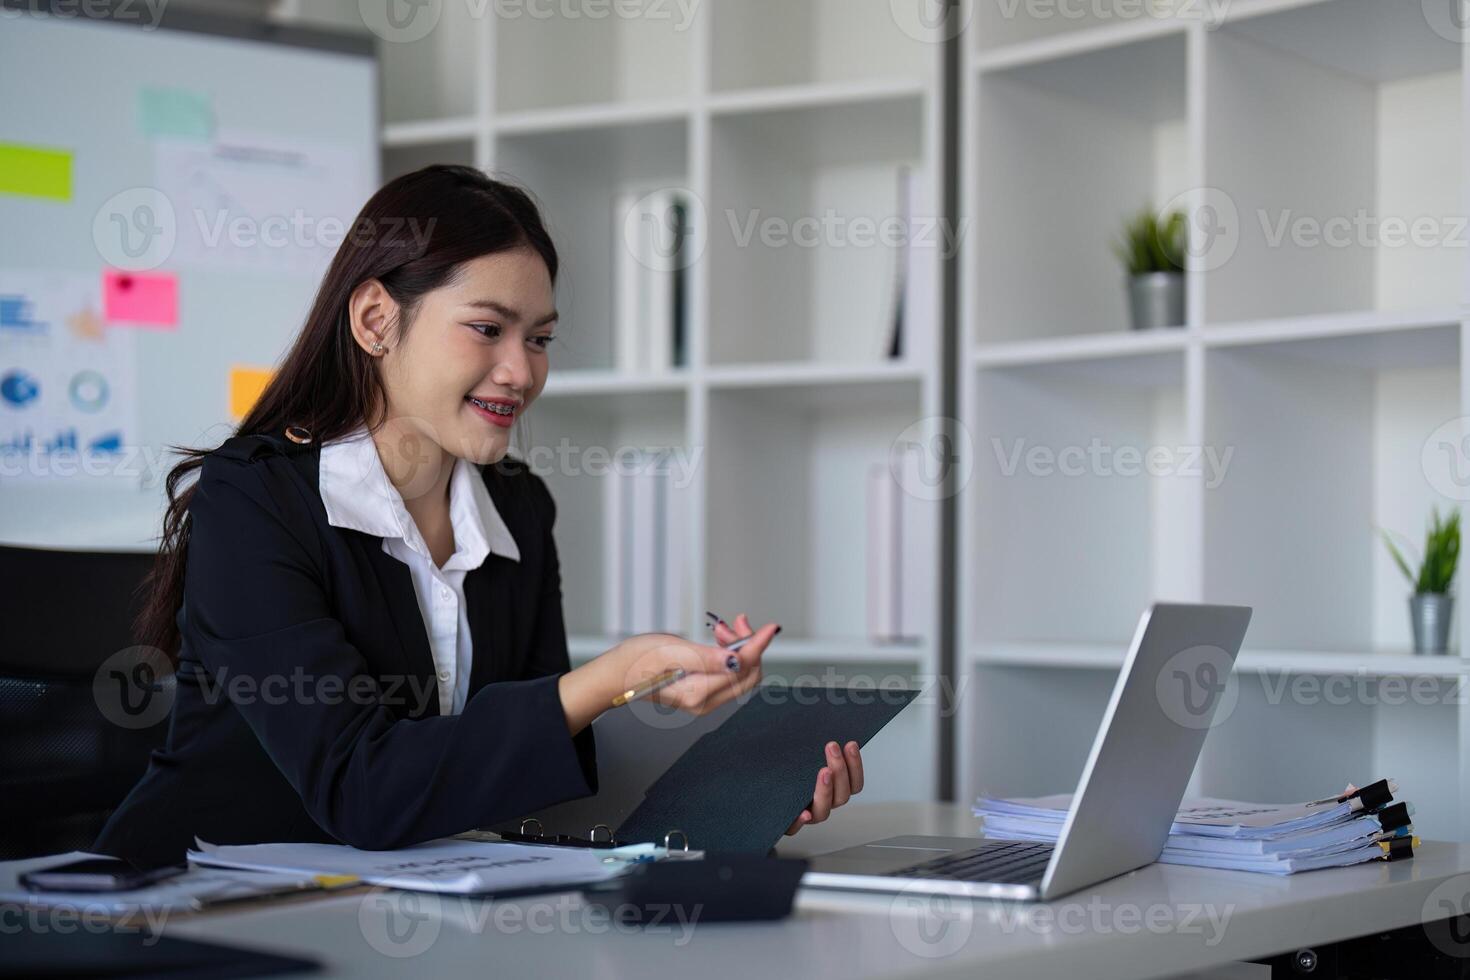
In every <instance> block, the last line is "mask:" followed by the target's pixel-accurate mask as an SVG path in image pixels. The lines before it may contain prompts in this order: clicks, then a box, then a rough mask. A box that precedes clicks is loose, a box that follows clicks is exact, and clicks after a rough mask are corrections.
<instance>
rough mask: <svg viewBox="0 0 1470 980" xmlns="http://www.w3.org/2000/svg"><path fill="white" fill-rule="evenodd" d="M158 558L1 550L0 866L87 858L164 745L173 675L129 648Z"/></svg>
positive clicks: (154, 657)
mask: <svg viewBox="0 0 1470 980" xmlns="http://www.w3.org/2000/svg"><path fill="white" fill-rule="evenodd" d="M152 560H153V556H152V555H151V554H143V553H87V552H74V551H45V550H38V549H32V548H17V547H6V546H0V800H3V801H4V806H3V807H0V860H6V859H12V858H21V857H32V856H35V855H40V854H53V853H57V852H61V851H70V850H86V849H87V848H88V847H89V846H90V845H91V843H92V841H93V839H95V838H96V836H97V833H98V832H99V831H100V830H101V829H102V825H103V823H105V822H106V820H107V818H108V816H109V815H110V814H111V813H112V811H113V810H114V809H116V807H117V805H118V804H119V803H120V802H122V799H123V797H124V796H126V795H127V792H128V790H129V789H131V788H132V786H133V784H134V783H136V782H137V781H138V778H139V777H140V776H141V775H142V774H143V770H144V769H145V768H146V766H147V764H148V753H149V752H150V751H151V750H152V749H153V748H154V747H155V746H157V745H159V744H161V743H162V741H163V737H164V734H165V733H166V731H167V707H168V705H169V704H171V703H172V694H173V688H172V685H173V677H172V675H171V673H169V672H168V669H167V665H166V664H164V663H163V662H162V660H163V658H162V655H161V654H158V653H156V652H144V651H142V650H139V649H138V648H135V647H133V640H132V621H133V616H134V614H135V612H136V611H137V604H136V602H135V599H134V591H135V590H136V589H137V587H138V585H139V583H140V582H142V580H143V578H144V576H145V575H146V574H147V572H148V568H149V565H150V563H151V562H152Z"/></svg>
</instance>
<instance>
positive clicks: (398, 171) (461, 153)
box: [382, 140, 475, 183]
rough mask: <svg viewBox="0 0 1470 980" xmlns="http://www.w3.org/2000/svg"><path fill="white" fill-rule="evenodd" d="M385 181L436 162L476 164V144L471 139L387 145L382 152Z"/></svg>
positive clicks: (467, 165) (470, 165) (469, 165)
mask: <svg viewBox="0 0 1470 980" xmlns="http://www.w3.org/2000/svg"><path fill="white" fill-rule="evenodd" d="M382 161H383V181H384V182H385V183H386V182H387V181H390V180H392V179H393V178H395V177H402V176H403V175H404V174H407V173H412V172H413V171H415V170H418V169H420V168H421V167H427V166H429V165H430V164H434V163H457V164H461V165H463V166H466V167H472V166H474V165H475V144H474V143H473V142H472V141H470V140H452V141H449V142H440V143H424V144H420V143H416V144H412V145H408V146H385V147H383V152H382Z"/></svg>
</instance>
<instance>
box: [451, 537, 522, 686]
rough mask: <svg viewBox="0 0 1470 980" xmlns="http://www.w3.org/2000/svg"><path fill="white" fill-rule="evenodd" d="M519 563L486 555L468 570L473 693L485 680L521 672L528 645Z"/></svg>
mask: <svg viewBox="0 0 1470 980" xmlns="http://www.w3.org/2000/svg"><path fill="white" fill-rule="evenodd" d="M518 568H519V566H518V565H517V564H516V563H515V562H514V561H511V560H510V559H509V558H504V557H501V556H500V555H495V554H491V555H486V556H485V561H484V562H483V563H482V564H481V565H480V567H479V568H476V569H472V570H471V571H469V572H466V573H465V577H464V598H465V605H466V614H467V616H468V618H469V623H470V638H471V644H472V646H473V649H474V657H473V660H472V662H471V664H470V694H471V695H473V694H474V692H476V691H478V690H479V689H480V688H481V687H483V686H484V685H486V684H492V683H494V682H495V681H498V680H508V679H511V678H515V677H519V676H520V667H521V663H520V661H521V659H522V651H524V650H525V649H526V642H527V637H525V636H523V635H522V633H523V632H524V629H525V617H524V616H522V615H520V613H519V609H518V607H519V605H520V603H519V602H518V601H517V598H518V594H519V593H518V587H519V580H518V575H517V569H518Z"/></svg>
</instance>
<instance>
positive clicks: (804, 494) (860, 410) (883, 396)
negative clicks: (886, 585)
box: [705, 381, 939, 643]
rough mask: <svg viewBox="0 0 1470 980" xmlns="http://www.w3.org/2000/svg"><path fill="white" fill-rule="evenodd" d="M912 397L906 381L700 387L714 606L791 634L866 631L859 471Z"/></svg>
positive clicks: (863, 488)
mask: <svg viewBox="0 0 1470 980" xmlns="http://www.w3.org/2000/svg"><path fill="white" fill-rule="evenodd" d="M920 394H921V390H920V385H919V384H918V383H917V382H915V381H892V382H884V383H854V384H849V385H829V386H822V387H819V388H807V387H802V386H789V387H769V386H759V387H753V388H745V389H715V390H711V391H710V393H709V420H710V421H709V424H710V442H709V451H708V454H707V457H706V466H707V470H708V476H709V479H708V485H707V490H706V493H707V497H706V499H707V506H706V513H708V514H710V515H715V519H713V520H711V522H710V524H709V527H708V540H707V549H708V551H707V555H706V579H705V581H706V583H707V591H706V595H707V597H708V601H709V603H710V604H711V605H712V607H714V608H716V609H717V610H718V611H719V612H721V613H722V614H724V615H733V614H734V613H735V612H737V611H741V610H743V611H745V612H746V613H748V614H749V615H750V616H752V617H755V618H759V619H761V620H769V621H774V622H779V623H781V624H782V626H783V627H784V628H785V631H786V632H787V633H790V634H792V635H793V636H796V637H803V636H819V637H841V636H848V637H851V636H861V635H864V634H865V633H866V631H867V602H866V596H867V581H866V568H867V561H866V556H867V551H868V532H867V528H868V515H867V479H868V473H869V470H870V468H871V467H873V466H877V465H885V464H887V462H888V458H889V453H890V447H891V446H892V444H893V442H894V441H895V440H896V439H897V438H898V437H899V436H900V435H901V434H902V433H903V432H904V430H905V429H907V428H908V427H909V426H910V425H912V424H913V423H914V422H915V421H916V420H918V419H919V418H920V417H921V416H922V412H921V411H920V408H921V399H920ZM938 508H939V504H938V503H934V504H933V505H932V507H929V508H928V511H927V514H926V516H927V517H928V518H929V519H928V520H927V521H925V522H924V523H925V530H924V533H925V534H926V536H927V537H929V538H930V539H933V538H934V534H935V532H936V531H937V527H938V521H937V516H938ZM931 543H934V542H933V541H932V540H931ZM936 612H937V607H936ZM932 620H933V616H929V617H926V622H932ZM783 636H784V634H783ZM918 639H921V640H923V639H932V637H919V638H918ZM783 643H784V641H783Z"/></svg>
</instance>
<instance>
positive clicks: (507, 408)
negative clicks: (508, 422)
mask: <svg viewBox="0 0 1470 980" xmlns="http://www.w3.org/2000/svg"><path fill="white" fill-rule="evenodd" d="M465 401H467V402H469V403H470V404H471V405H473V406H475V407H476V408H479V409H482V410H484V411H486V412H493V413H494V414H496V415H504V416H505V417H507V418H509V417H510V416H512V415H514V414H515V413H516V409H515V406H514V405H505V404H501V403H500V402H482V401H480V399H478V398H476V397H475V396H473V395H465Z"/></svg>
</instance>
